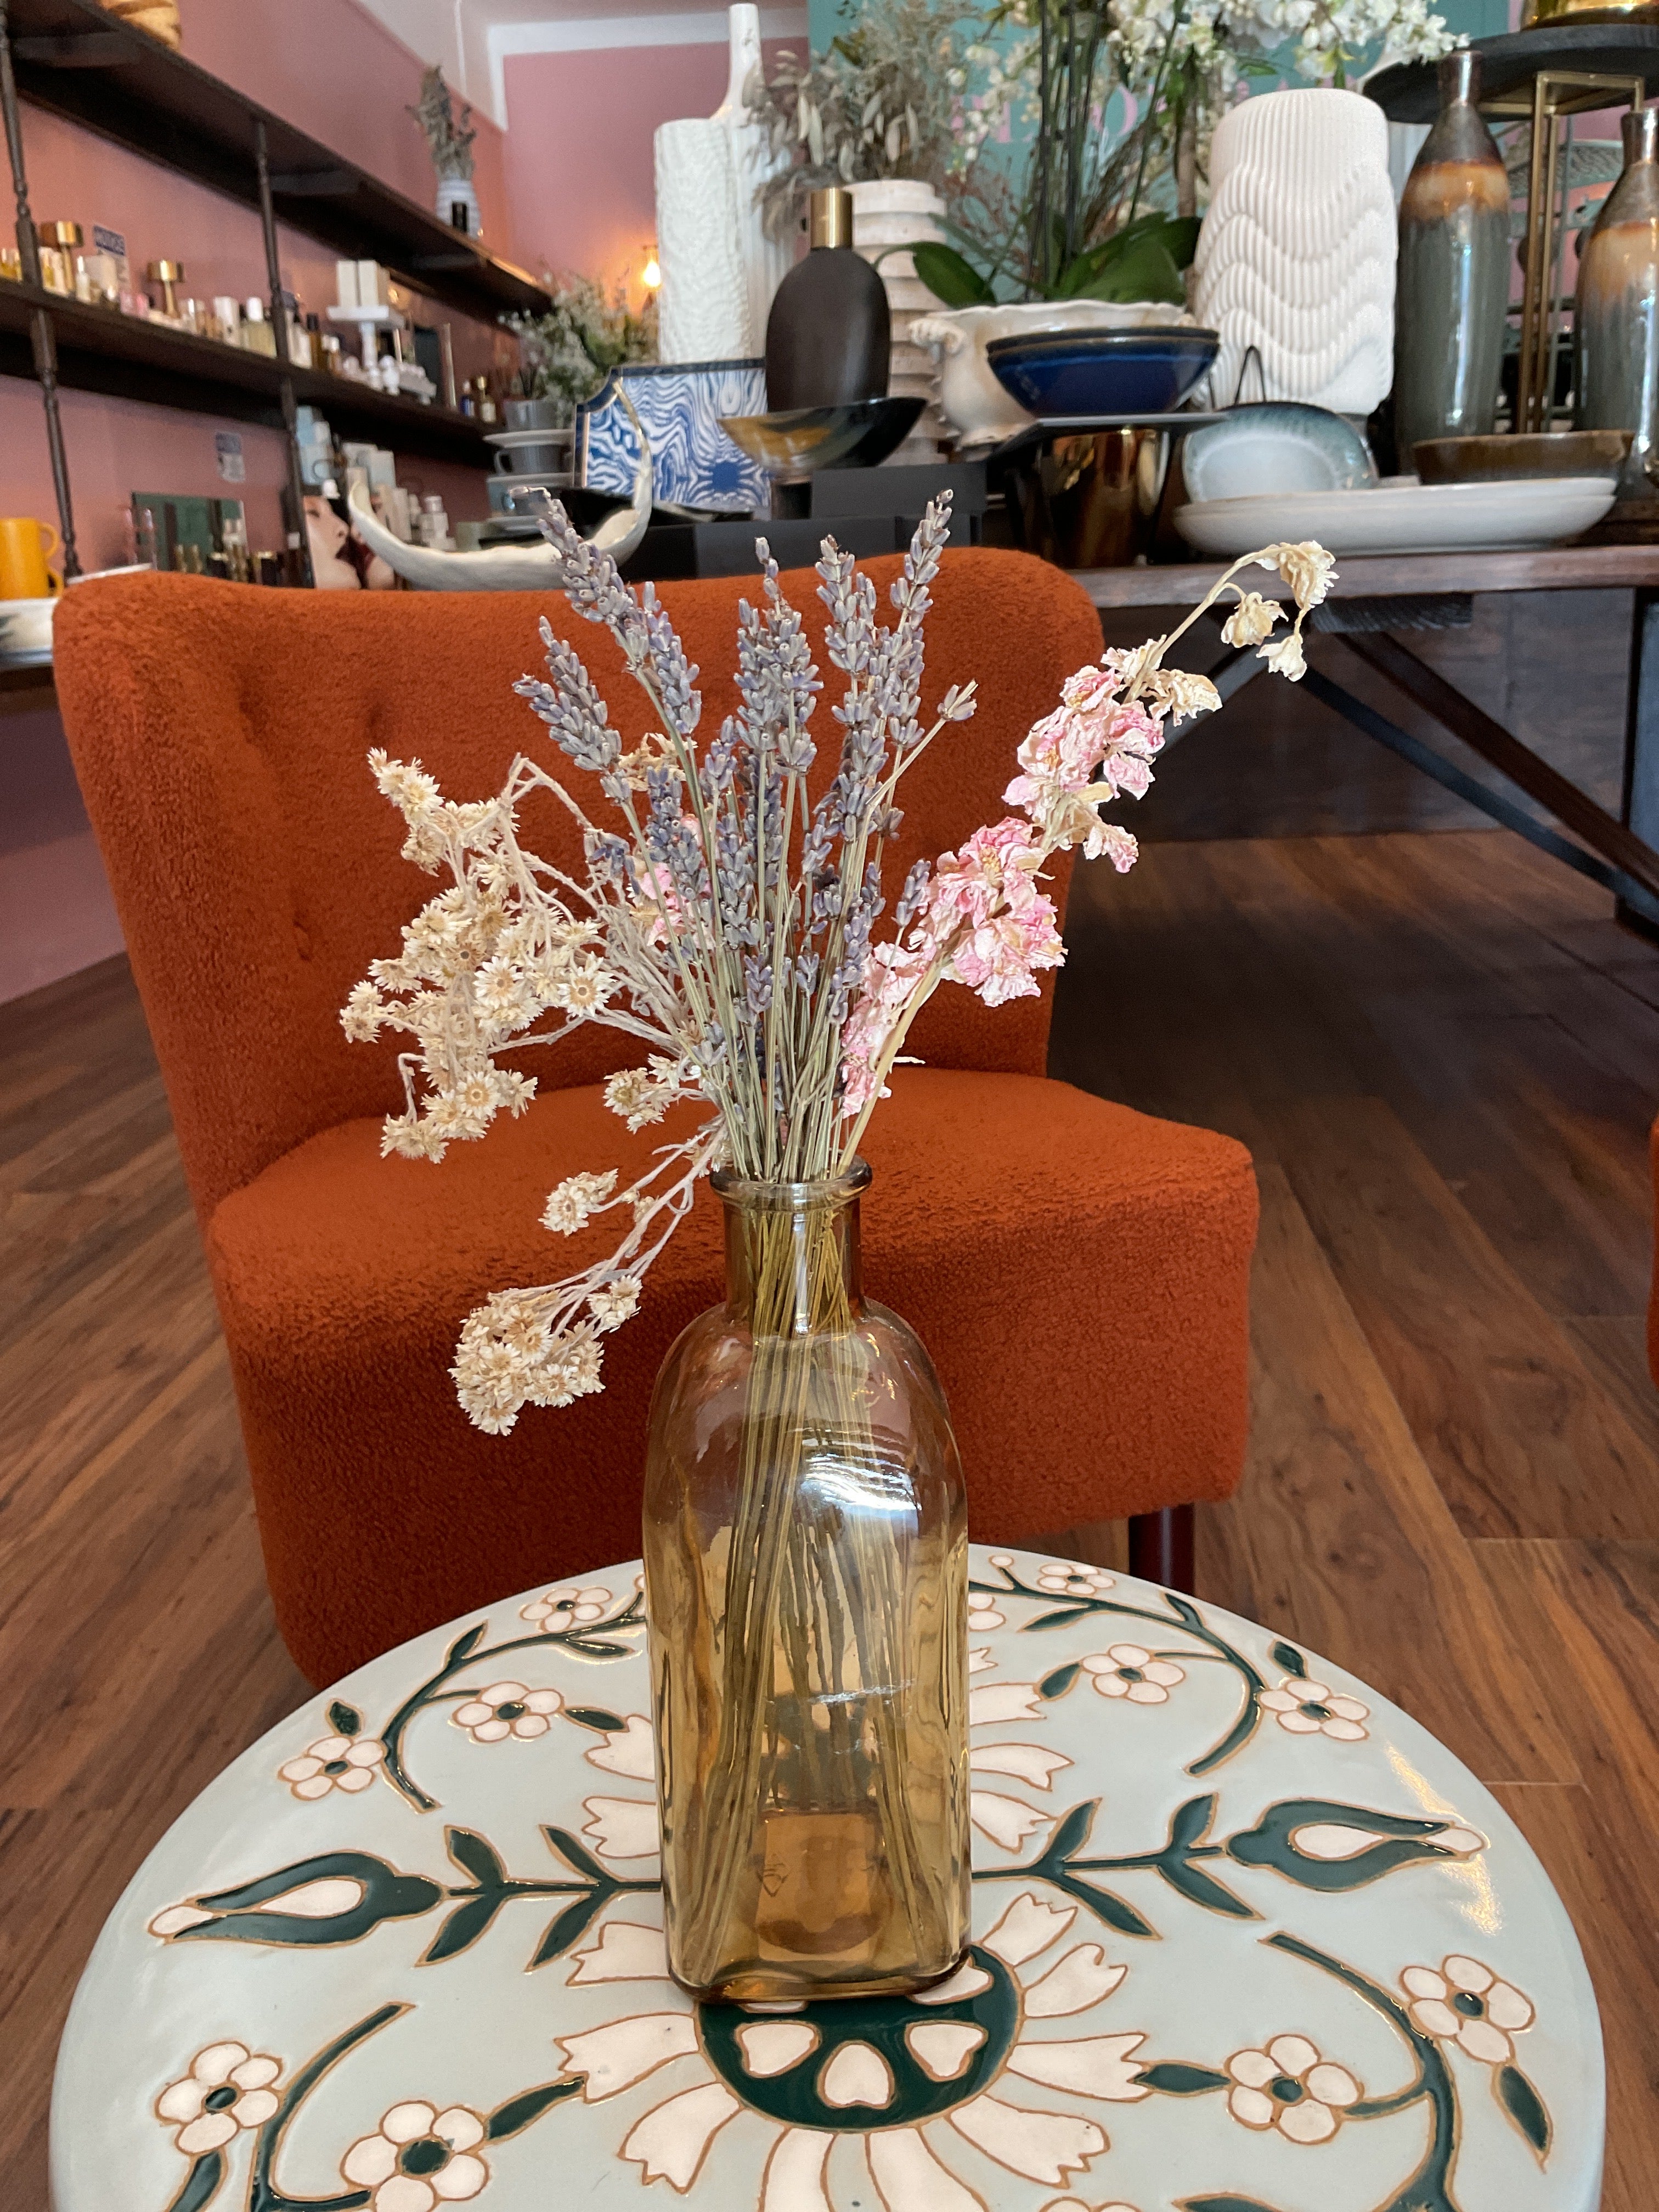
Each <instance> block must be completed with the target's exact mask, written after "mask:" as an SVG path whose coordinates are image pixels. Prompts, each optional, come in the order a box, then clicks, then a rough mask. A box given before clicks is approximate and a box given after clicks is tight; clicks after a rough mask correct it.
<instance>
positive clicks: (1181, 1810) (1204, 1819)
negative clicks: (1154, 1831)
mask: <svg viewBox="0 0 1659 2212" xmlns="http://www.w3.org/2000/svg"><path fill="white" fill-rule="evenodd" d="M1215 1802H1216V1793H1215V1791H1214V1790H1211V1791H1210V1792H1209V1793H1208V1795H1207V1796H1203V1797H1189V1798H1188V1800H1187V1802H1186V1803H1185V1804H1184V1805H1180V1806H1177V1807H1176V1810H1175V1813H1174V1814H1173V1815H1172V1816H1171V1818H1170V1848H1171V1849H1172V1850H1182V1851H1184V1850H1188V1849H1190V1847H1191V1846H1192V1845H1193V1844H1201V1843H1202V1842H1203V1840H1204V1838H1205V1837H1206V1835H1207V1834H1208V1832H1209V1827H1210V1823H1211V1821H1212V1820H1214V1818H1215Z"/></svg>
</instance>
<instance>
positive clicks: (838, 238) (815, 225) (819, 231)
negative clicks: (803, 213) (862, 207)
mask: <svg viewBox="0 0 1659 2212" xmlns="http://www.w3.org/2000/svg"><path fill="white" fill-rule="evenodd" d="M808 236H809V238H810V240H811V243H812V244H813V245H814V246H850V245H851V244H852V243H853V195H852V194H851V192H849V191H843V190H842V187H841V186H840V185H829V186H827V187H826V188H825V189H824V190H823V191H817V192H814V193H813V195H812V199H811V215H810V216H809V219H808Z"/></svg>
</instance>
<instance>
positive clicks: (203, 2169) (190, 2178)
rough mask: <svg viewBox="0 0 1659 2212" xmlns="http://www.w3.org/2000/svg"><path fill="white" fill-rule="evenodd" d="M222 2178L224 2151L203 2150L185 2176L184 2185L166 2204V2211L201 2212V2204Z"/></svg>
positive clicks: (206, 2199) (223, 2172) (215, 2188)
mask: <svg viewBox="0 0 1659 2212" xmlns="http://www.w3.org/2000/svg"><path fill="white" fill-rule="evenodd" d="M224 2178H225V2159H224V2153H223V2152H222V2151H216V2150H204V2152H203V2153H202V2155H201V2156H200V2158H198V2159H197V2161H196V2163H195V2165H194V2166H191V2169H190V2172H188V2173H187V2174H186V2175H185V2185H184V2187H183V2188H182V2189H181V2190H180V2191H179V2194H178V2195H177V2196H176V2197H174V2198H173V2202H172V2203H171V2204H169V2205H168V2207H167V2212H202V2207H203V2205H204V2204H205V2203H207V2202H208V2200H209V2198H210V2197H212V2196H213V2194H214V2192H215V2191H216V2190H217V2188H218V2186H219V2184H220V2183H221V2182H222V2180H223V2179H224Z"/></svg>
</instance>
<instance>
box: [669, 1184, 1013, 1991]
mask: <svg viewBox="0 0 1659 2212" xmlns="http://www.w3.org/2000/svg"><path fill="white" fill-rule="evenodd" d="M869 1179H870V1172H869V1170H868V1169H867V1168H866V1166H865V1165H864V1164H863V1163H862V1162H860V1163H858V1164H856V1165H855V1166H854V1169H853V1170H852V1171H851V1172H850V1173H848V1175H846V1176H842V1177H841V1178H840V1179H838V1180H837V1181H835V1182H821V1183H781V1184H776V1183H756V1182H744V1181H741V1180H739V1179H738V1178H737V1177H735V1176H731V1175H717V1176H715V1178H714V1187H715V1189H716V1190H717V1191H718V1193H719V1194H720V1199H721V1200H722V1202H723V1204H724V1206H725V1207H726V1304H724V1305H722V1306H717V1307H715V1308H714V1309H713V1310H711V1311H709V1312H708V1313H706V1314H703V1315H702V1316H700V1317H699V1318H698V1319H697V1320H696V1321H695V1322H692V1324H691V1326H690V1328H688V1329H687V1330H686V1331H685V1332H684V1334H683V1335H682V1336H681V1337H680V1339H679V1340H678V1343H677V1344H676V1345H675V1346H674V1347H673V1349H672V1350H671V1352H670V1353H669V1355H668V1358H667V1360H666V1362H665V1364H664V1367H663V1370H662V1374H661V1376H660V1377H659V1380H658V1383H657V1390H656V1396H655V1398H654V1400H653V1404H652V1410H651V1434H650V1442H649V1445H648V1448H647V1466H646V1492H645V1571H646V1594H647V1604H648V1607H649V1612H650V1618H651V1665H652V1680H653V1693H654V1698H655V1705H656V1723H657V1778H658V1791H659V1799H660V1804H661V1814H662V1865H663V1891H664V1900H665V1918H666V1925H667V1932H668V1956H669V1963H670V1966H671V1968H672V1970H673V1972H674V1975H675V1977H676V1978H677V1979H678V1981H680V1982H681V1983H682V1984H684V1986H685V1987H686V1988H687V1989H689V1990H693V1991H695V1992H696V1994H697V1995H699V1996H718V1997H726V1998H740V1999H746V2000H750V2001H751V2002H752V2001H762V2002H787V2001H790V2000H794V1999H800V1998H812V1997H829V1996H864V1995H869V1994H872V1993H885V1992H899V1991H903V1990H915V1989H920V1988H922V1987H924V1986H925V1985H926V1984H928V1983H929V1982H932V1981H936V1980H938V1979H939V1978H940V1977H941V1976H943V1975H945V1974H948V1973H949V1972H951V1969H952V1968H953V1967H954V1966H956V1965H957V1961H958V1960H960V1958H961V1957H962V1955H963V1951H964V1949H965V1948H966V1946H967V1942H968V1907H969V1854H968V1631H967V1590H968V1542H967V1516H966V1510H965V1505H964V1501H963V1486H962V1471H961V1465H960V1462H959V1461H958V1459H957V1448H956V1443H955V1440H954V1438H953V1437H952V1436H951V1422H950V1416H949V1414H948V1413H947V1412H946V1410H945V1399H944V1395H943V1393H942V1392H941V1390H940V1389H939V1379H938V1377H937V1376H935V1374H934V1372H933V1364H932V1363H931V1362H930V1360H929V1359H928V1357H927V1353H926V1352H924V1351H923V1349H922V1347H921V1343H920V1341H919V1340H918V1339H917V1338H916V1336H915V1334H914V1332H913V1331H912V1330H911V1329H909V1328H907V1327H906V1325H905V1323H904V1322H902V1321H901V1320H900V1319H899V1317H898V1316H897V1315H896V1314H893V1313H890V1312H888V1311H887V1310H886V1309H885V1308H884V1307H882V1306H878V1305H876V1304H872V1302H871V1301H869V1300H867V1299H866V1298H865V1297H864V1296H863V1294H862V1291H861V1289H860V1279H859V1200H860V1194H861V1193H862V1191H863V1190H864V1188H866V1185H867V1183H868V1182H869Z"/></svg>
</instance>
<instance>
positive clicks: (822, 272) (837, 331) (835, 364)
mask: <svg viewBox="0 0 1659 2212" xmlns="http://www.w3.org/2000/svg"><path fill="white" fill-rule="evenodd" d="M891 361H892V319H891V316H890V313H889V310H888V306H887V292H886V289H885V287H884V285H883V283H882V281H881V279H880V277H879V276H878V275H877V274H876V272H875V270H874V269H873V268H872V266H871V265H870V264H869V263H868V262H867V261H866V259H865V258H864V256H863V255H862V254H861V253H855V252H854V251H853V195H852V194H851V192H847V191H836V190H829V191H821V192H814V193H813V195H812V202H811V252H809V253H808V255H807V256H806V258H805V260H804V261H798V262H797V263H796V264H795V265H794V267H793V269H792V270H790V271H789V273H788V275H787V276H786V277H785V278H784V280H783V282H782V283H781V284H780V285H779V287H778V289H777V292H776V294H775V296H774V298H773V301H772V312H771V313H770V314H769V316H768V318H767V322H766V404H767V407H768V409H769V411H770V412H771V413H773V414H779V413H782V412H784V411H786V410H789V409H793V408H797V407H848V406H853V405H855V404H857V403H858V402H859V401H860V400H862V399H884V398H886V397H887V374H888V370H889V368H890V364H891Z"/></svg>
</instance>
